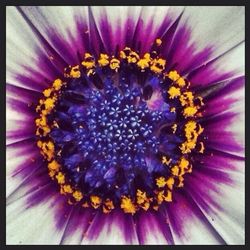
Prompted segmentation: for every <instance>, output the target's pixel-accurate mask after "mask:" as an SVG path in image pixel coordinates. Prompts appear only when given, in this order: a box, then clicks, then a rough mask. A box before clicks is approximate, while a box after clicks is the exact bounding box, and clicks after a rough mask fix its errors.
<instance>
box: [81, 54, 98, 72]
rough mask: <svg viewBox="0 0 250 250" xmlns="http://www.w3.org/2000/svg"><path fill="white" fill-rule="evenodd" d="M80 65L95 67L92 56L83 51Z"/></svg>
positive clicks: (88, 67) (89, 67) (87, 67)
mask: <svg viewBox="0 0 250 250" xmlns="http://www.w3.org/2000/svg"><path fill="white" fill-rule="evenodd" d="M82 65H83V66H84V67H85V68H86V69H92V68H94V67H95V60H94V58H93V56H92V55H91V54H89V53H85V55H84V60H83V61H82Z"/></svg>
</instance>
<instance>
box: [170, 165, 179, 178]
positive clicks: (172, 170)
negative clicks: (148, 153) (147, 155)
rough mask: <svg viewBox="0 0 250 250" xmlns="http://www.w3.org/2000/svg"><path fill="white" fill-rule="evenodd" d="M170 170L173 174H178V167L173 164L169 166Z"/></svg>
mask: <svg viewBox="0 0 250 250" xmlns="http://www.w3.org/2000/svg"><path fill="white" fill-rule="evenodd" d="M171 172H172V174H173V175H175V176H177V175H178V174H179V167H178V166H177V165H175V166H174V167H172V168H171Z"/></svg>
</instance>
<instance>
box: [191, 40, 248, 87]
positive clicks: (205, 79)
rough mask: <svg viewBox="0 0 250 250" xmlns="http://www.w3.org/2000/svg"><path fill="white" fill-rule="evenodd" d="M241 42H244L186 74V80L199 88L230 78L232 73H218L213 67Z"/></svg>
mask: <svg viewBox="0 0 250 250" xmlns="http://www.w3.org/2000/svg"><path fill="white" fill-rule="evenodd" d="M243 42H244V41H241V42H239V43H238V44H236V45H235V46H233V47H232V48H230V49H228V50H227V51H225V52H224V53H222V54H220V55H218V56H217V57H215V58H213V59H210V60H209V61H204V62H203V63H202V64H201V65H199V66H198V67H196V68H194V69H193V70H192V71H190V72H188V75H187V78H188V80H189V81H191V82H192V84H193V85H195V86H197V87H199V86H203V85H206V84H208V83H212V82H219V81H222V80H224V79H226V78H228V77H230V76H232V72H227V73H225V72H218V70H217V68H216V66H215V62H216V61H218V60H219V59H220V58H222V57H223V56H225V55H226V54H227V53H230V52H231V51H232V50H233V49H235V48H237V47H238V46H239V45H241V44H242V43H243Z"/></svg>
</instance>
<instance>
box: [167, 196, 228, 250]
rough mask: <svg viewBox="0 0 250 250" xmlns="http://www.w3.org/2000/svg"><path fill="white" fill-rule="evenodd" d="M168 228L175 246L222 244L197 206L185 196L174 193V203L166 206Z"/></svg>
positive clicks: (221, 240)
mask: <svg viewBox="0 0 250 250" xmlns="http://www.w3.org/2000/svg"><path fill="white" fill-rule="evenodd" d="M165 213H168V216H169V227H170V229H171V232H172V234H173V239H174V242H175V244H177V245H180V244H185V245H187V244H188V245H204V244H205V245H208V244H214V245H218V244H223V243H224V241H223V239H222V238H221V237H220V235H218V233H217V232H216V231H215V230H214V228H213V227H212V226H211V224H210V223H209V222H208V221H207V219H206V217H205V216H204V215H203V213H202V212H201V211H200V209H199V208H198V207H197V205H196V204H195V203H194V202H193V201H192V200H190V199H189V198H188V196H187V195H185V194H183V193H181V192H180V193H179V192H175V193H174V201H173V202H171V203H170V204H169V206H167V208H166V209H165Z"/></svg>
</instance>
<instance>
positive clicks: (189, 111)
mask: <svg viewBox="0 0 250 250" xmlns="http://www.w3.org/2000/svg"><path fill="white" fill-rule="evenodd" d="M197 111H198V110H197V107H196V106H193V107H192V106H190V107H186V108H184V110H183V115H184V116H185V117H193V116H194V115H195V114H196V113H197Z"/></svg>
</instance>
